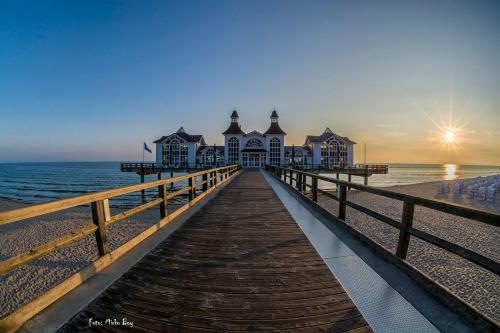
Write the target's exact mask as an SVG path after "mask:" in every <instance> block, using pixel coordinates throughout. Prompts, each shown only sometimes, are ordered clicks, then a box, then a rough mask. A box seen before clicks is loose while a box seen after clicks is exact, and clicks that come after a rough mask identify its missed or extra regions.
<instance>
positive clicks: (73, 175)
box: [0, 161, 500, 206]
mask: <svg viewBox="0 0 500 333" xmlns="http://www.w3.org/2000/svg"><path fill="white" fill-rule="evenodd" d="M120 163H122V162H118V161H114V162H22V163H0V198H3V199H10V200H16V201H22V202H25V203H42V202H47V201H52V200H57V199H61V198H66V197H72V196H77V195H83V194H87V193H91V192H96V191H103V190H106V189H111V188H116V187H122V186H127V185H133V184H137V183H140V177H139V176H138V175H137V174H135V173H129V172H121V171H120ZM388 165H389V173H388V174H385V175H373V176H371V177H370V178H369V185H370V186H376V187H389V186H396V185H410V184H418V183H427V182H433V181H440V180H454V179H464V178H474V177H479V176H487V175H491V174H497V173H500V166H482V165H457V164H409V163H392V164H388ZM181 174H183V173H174V176H178V175H181ZM324 175H325V176H331V177H335V174H324ZM163 177H164V178H165V177H169V173H164V174H163ZM156 179H157V178H156V175H150V176H146V177H145V181H146V182H147V181H153V180H156ZM340 179H344V180H347V176H346V175H341V176H340ZM352 181H353V182H357V183H362V182H363V178H362V177H355V176H353V177H352ZM185 185H186V184H177V186H185ZM319 186H320V187H323V188H328V187H331V184H321V183H320V184H319ZM156 196H157V191H156V190H155V189H149V190H147V191H146V199H151V198H153V197H156ZM180 200H182V199H180ZM140 201H141V195H140V193H139V192H137V193H132V194H129V195H124V196H120V197H116V198H113V199H112V200H111V202H110V203H111V205H113V206H133V205H136V204H137V203H139V202H140Z"/></svg>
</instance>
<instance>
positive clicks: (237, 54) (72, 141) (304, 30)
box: [0, 1, 500, 165]
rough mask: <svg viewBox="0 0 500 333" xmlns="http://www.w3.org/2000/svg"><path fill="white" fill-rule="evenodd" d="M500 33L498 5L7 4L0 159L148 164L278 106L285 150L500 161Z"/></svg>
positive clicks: (251, 125)
mask: <svg viewBox="0 0 500 333" xmlns="http://www.w3.org/2000/svg"><path fill="white" fill-rule="evenodd" d="M499 35H500V2H498V1H377V2H374V1H179V2H169V1H157V2H156V1H96V2H92V1H2V2H0V162H9V161H67V160H76V161H81V160H139V159H141V158H142V152H141V147H142V146H141V144H142V142H143V141H146V142H148V143H151V142H152V141H153V140H154V139H156V138H158V137H160V136H161V135H166V134H169V133H171V132H172V131H175V130H176V129H177V128H178V127H180V126H184V128H185V129H186V131H188V132H190V133H192V134H198V133H199V134H204V135H205V138H206V140H207V142H209V143H222V142H223V137H222V135H221V134H220V133H221V132H222V131H223V130H224V129H225V128H226V127H227V125H228V123H229V114H230V112H231V110H232V108H233V107H237V109H238V111H239V114H240V123H241V124H242V125H243V128H244V129H245V130H248V131H250V130H253V129H256V130H261V131H263V130H265V129H266V127H267V126H268V123H269V114H270V112H271V110H272V108H273V107H274V106H276V109H277V110H278V113H279V115H280V125H281V126H282V127H283V128H284V129H285V131H286V132H287V133H288V134H289V135H288V136H287V139H286V140H287V144H292V143H293V144H302V143H303V141H304V137H305V135H306V134H319V133H320V132H321V131H322V130H323V129H324V127H326V126H329V127H330V128H332V129H333V130H334V131H335V132H338V133H339V134H343V135H347V136H349V137H350V138H352V139H353V140H355V141H357V142H358V143H361V144H362V143H363V142H366V143H367V145H368V160H369V161H372V162H420V163H425V162H427V163H445V162H459V163H465V164H497V165H498V164H500V91H499V87H500V38H498V36H499ZM450 110H451V111H450ZM450 112H451V113H452V123H453V126H455V127H457V128H458V127H460V130H458V129H457V138H459V140H457V143H456V147H455V148H456V150H457V152H455V149H450V147H443V146H442V144H441V143H440V142H439V139H438V137H439V136H440V133H439V132H440V131H439V129H437V126H436V124H435V123H436V122H437V123H438V124H439V125H443V123H444V122H447V121H448V117H449V113H450ZM441 118H443V119H445V120H441ZM361 151H362V147H361V145H359V147H358V152H359V153H358V156H357V157H358V160H360V159H362V156H361Z"/></svg>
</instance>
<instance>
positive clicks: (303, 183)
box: [267, 165, 500, 275]
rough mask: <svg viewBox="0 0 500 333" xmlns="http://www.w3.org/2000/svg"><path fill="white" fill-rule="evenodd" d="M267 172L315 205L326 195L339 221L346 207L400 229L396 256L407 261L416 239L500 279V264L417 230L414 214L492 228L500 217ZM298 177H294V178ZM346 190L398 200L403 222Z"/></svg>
mask: <svg viewBox="0 0 500 333" xmlns="http://www.w3.org/2000/svg"><path fill="white" fill-rule="evenodd" d="M267 170H269V171H271V172H272V173H273V174H274V175H275V176H276V177H277V178H279V179H280V180H282V181H283V182H285V183H286V182H287V179H288V182H289V185H292V181H295V188H296V189H297V191H299V192H300V193H304V192H305V191H306V188H310V191H311V194H312V199H311V200H312V201H314V202H317V200H318V193H322V194H325V195H327V196H329V197H331V198H333V199H335V200H337V201H338V216H337V217H338V218H339V219H340V220H343V221H345V217H346V206H349V207H351V208H354V209H356V210H358V211H360V212H362V213H364V214H366V215H369V216H371V217H374V218H376V219H377V220H379V221H381V222H383V223H385V224H388V225H390V226H392V227H394V228H396V229H399V239H398V244H397V250H396V253H395V254H396V256H398V257H399V258H401V259H406V255H407V252H408V245H409V243H410V237H411V236H414V237H417V238H419V239H421V240H423V241H426V242H428V243H431V244H433V245H435V246H437V247H440V248H442V249H444V250H447V251H449V252H452V253H454V254H456V255H458V256H460V257H462V258H464V259H466V260H468V261H471V262H473V263H475V264H477V265H479V266H481V267H483V268H486V269H487V270H489V271H491V272H493V273H495V274H498V275H500V264H499V263H498V262H496V261H494V260H491V259H489V258H487V257H485V256H483V255H481V254H479V253H476V252H474V251H471V250H468V249H466V248H464V247H462V246H460V245H457V244H454V243H451V242H449V241H447V240H444V239H441V238H439V237H437V236H434V235H431V234H429V233H427V232H424V231H422V230H419V229H416V228H414V227H413V226H412V225H413V212H414V210H415V206H416V205H418V206H422V207H427V208H431V209H434V210H438V211H441V212H445V213H448V214H452V215H455V216H460V217H465V218H468V219H471V220H474V221H477V222H482V223H486V224H490V225H493V226H496V227H498V226H500V215H498V214H494V213H490V212H487V211H482V210H477V209H473V208H468V207H464V206H460V205H455V204H450V203H446V202H442V201H438V200H431V199H425V198H420V197H415V196H411V195H407V194H402V193H397V192H392V191H388V190H384V189H380V188H376V187H371V186H364V185H361V184H356V183H351V182H346V181H342V180H338V179H333V178H330V177H324V176H319V175H317V174H313V173H308V172H304V171H300V170H294V169H288V168H284V167H280V166H273V165H270V166H267ZM294 176H295V177H294ZM307 178H310V179H311V183H310V184H308V183H307ZM318 180H322V181H324V182H327V183H332V184H335V185H336V186H337V195H335V194H333V193H331V192H328V191H324V190H321V189H319V188H318ZM347 188H354V189H357V190H359V191H363V192H368V193H372V194H376V195H380V196H383V197H386V198H391V199H396V200H400V201H402V202H403V211H402V214H401V221H396V220H394V219H392V218H390V217H388V216H385V215H383V214H380V213H377V212H375V211H373V210H371V209H369V208H367V207H364V206H361V205H359V204H357V203H354V202H352V201H349V200H347Z"/></svg>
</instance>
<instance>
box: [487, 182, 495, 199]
mask: <svg viewBox="0 0 500 333" xmlns="http://www.w3.org/2000/svg"><path fill="white" fill-rule="evenodd" d="M496 192H497V187H496V186H495V184H493V185H490V186H488V189H487V190H486V200H488V201H489V202H495V194H496Z"/></svg>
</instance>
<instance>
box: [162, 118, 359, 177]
mask: <svg viewBox="0 0 500 333" xmlns="http://www.w3.org/2000/svg"><path fill="white" fill-rule="evenodd" d="M238 118H239V117H238V112H236V110H234V111H233V112H232V114H231V123H230V124H229V127H228V128H227V130H225V131H224V132H223V133H222V134H223V135H224V146H216V145H214V146H211V145H207V144H206V142H205V140H204V138H203V135H199V134H197V135H192V134H188V133H186V131H185V130H184V128H182V127H181V128H180V129H179V130H178V131H177V132H175V133H172V134H170V135H167V136H162V137H161V138H159V139H158V140H156V141H154V143H155V144H156V164H158V165H162V166H169V167H186V166H189V167H200V166H213V165H224V164H233V163H239V164H241V165H242V166H244V167H264V165H266V164H276V165H291V164H294V165H298V166H303V167H317V166H321V167H329V168H331V167H343V166H353V160H354V156H353V155H354V149H353V146H354V144H356V143H355V142H353V141H352V140H350V139H349V138H347V137H343V136H340V135H337V134H335V133H333V132H332V131H331V130H330V129H329V128H326V129H325V131H324V132H323V133H321V134H320V135H308V136H306V139H305V142H304V144H303V145H302V146H286V144H285V137H286V133H285V131H283V130H282V129H281V127H280V126H279V124H278V113H277V112H276V110H273V112H272V113H271V123H270V125H269V128H268V129H267V130H266V131H265V132H264V133H260V132H258V131H255V130H254V131H251V132H247V133H245V132H244V131H243V130H242V128H241V126H240V124H239V123H238Z"/></svg>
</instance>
